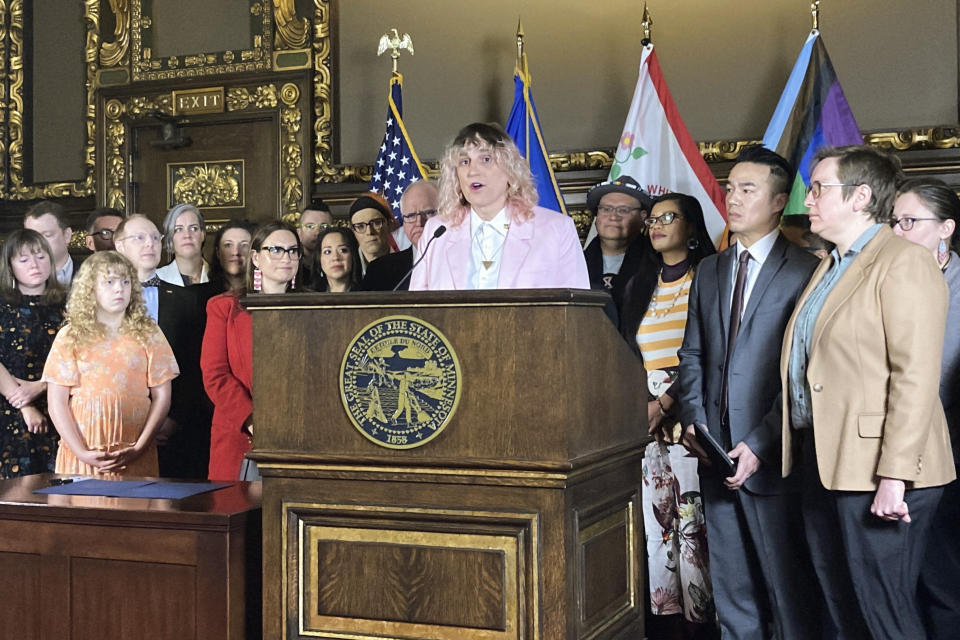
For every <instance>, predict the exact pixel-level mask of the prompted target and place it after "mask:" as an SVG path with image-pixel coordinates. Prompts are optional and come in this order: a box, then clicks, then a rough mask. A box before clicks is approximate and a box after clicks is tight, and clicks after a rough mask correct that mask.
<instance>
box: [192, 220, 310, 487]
mask: <svg viewBox="0 0 960 640" xmlns="http://www.w3.org/2000/svg"><path fill="white" fill-rule="evenodd" d="M302 254H303V246H302V245H301V244H300V238H299V237H298V236H297V232H296V230H295V229H294V228H293V227H292V226H290V225H289V224H287V223H286V222H271V223H270V224H266V225H264V226H262V227H260V228H259V229H257V231H256V232H255V233H254V234H253V238H252V240H251V242H250V252H249V254H247V259H246V269H245V281H244V286H243V287H241V288H240V289H233V290H231V291H228V292H227V293H224V294H221V295H218V296H214V297H213V298H210V301H209V302H208V303H207V328H206V331H205V332H204V334H203V350H202V352H201V354H200V368H201V369H202V370H203V385H204V387H206V390H207V395H208V396H210V400H212V401H213V404H214V409H213V423H212V425H211V427H210V470H209V477H210V479H211V480H237V479H238V478H239V479H250V477H251V476H252V477H255V474H252V473H249V472H247V470H246V469H244V472H243V474H241V468H243V467H245V465H244V464H243V463H244V456H245V455H246V453H247V452H248V451H250V449H251V448H252V447H253V396H252V387H253V322H252V318H251V316H250V312H249V311H247V310H246V308H245V307H244V306H243V304H242V302H241V300H240V298H241V296H243V295H259V294H283V293H286V292H288V291H293V290H295V288H296V276H297V272H298V269H299V266H300V256H301V255H302ZM241 475H243V477H241Z"/></svg>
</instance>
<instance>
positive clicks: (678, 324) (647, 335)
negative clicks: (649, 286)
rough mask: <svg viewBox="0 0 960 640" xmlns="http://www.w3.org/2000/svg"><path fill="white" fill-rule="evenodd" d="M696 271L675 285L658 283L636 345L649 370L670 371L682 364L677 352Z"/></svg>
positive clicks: (691, 271)
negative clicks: (669, 369)
mask: <svg viewBox="0 0 960 640" xmlns="http://www.w3.org/2000/svg"><path fill="white" fill-rule="evenodd" d="M692 283H693V269H691V270H690V271H687V273H686V274H684V276H683V277H682V278H680V279H679V280H677V281H676V282H671V283H669V284H666V283H664V282H663V280H662V279H661V280H659V281H658V282H657V288H656V290H655V291H654V292H653V297H652V298H651V299H650V306H649V307H647V313H646V314H645V315H644V316H643V320H642V321H641V322H640V328H639V329H637V346H638V347H640V353H642V354H643V364H644V366H645V367H646V368H647V371H653V370H655V369H668V368H672V367H676V366H677V365H679V364H680V359H679V358H677V352H678V351H679V350H680V346H681V345H682V344H683V332H684V330H685V329H686V327H687V305H688V302H689V300H690V285H691V284H692Z"/></svg>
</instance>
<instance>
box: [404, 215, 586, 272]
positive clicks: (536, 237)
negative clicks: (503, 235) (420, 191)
mask: <svg viewBox="0 0 960 640" xmlns="http://www.w3.org/2000/svg"><path fill="white" fill-rule="evenodd" d="M533 214H534V215H533V217H532V218H531V219H529V220H527V221H524V222H517V221H514V220H512V216H511V223H510V231H509V232H508V233H507V239H506V241H505V242H504V245H503V254H502V256H503V263H502V264H501V266H500V281H499V282H498V284H497V288H498V289H589V288H590V277H589V276H588V275H587V263H586V261H585V260H584V258H583V247H581V246H580V238H579V237H578V236H577V228H576V226H575V225H574V224H573V219H571V218H569V217H568V216H565V215H563V214H561V213H558V212H556V211H550V210H549V209H544V208H542V207H534V210H533ZM440 225H444V226H446V227H447V231H446V233H444V234H443V235H442V236H440V237H439V238H437V239H436V240H434V241H433V244H432V245H430V250H429V251H428V252H427V254H426V257H425V258H424V259H423V262H421V263H420V264H419V265H417V268H416V269H414V271H413V276H412V277H411V278H410V290H411V291H438V290H445V289H466V288H467V272H468V271H469V268H470V243H471V237H470V219H469V217H468V218H465V219H464V221H463V222H462V223H461V224H459V225H457V226H453V225H451V224H450V223H449V222H447V221H446V220H443V219H442V218H440V217H439V216H438V217H435V218H432V219H430V220H428V221H427V224H426V226H425V227H424V229H423V235H422V236H420V242H419V245H418V249H419V251H420V255H423V250H424V248H425V247H426V246H427V242H428V241H429V240H430V238H432V237H433V232H434V231H435V230H436V228H437V227H439V226H440Z"/></svg>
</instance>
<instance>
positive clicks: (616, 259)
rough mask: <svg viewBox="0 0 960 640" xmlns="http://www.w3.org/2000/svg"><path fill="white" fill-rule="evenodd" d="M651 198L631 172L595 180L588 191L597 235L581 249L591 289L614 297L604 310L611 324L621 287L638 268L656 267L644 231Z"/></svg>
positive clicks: (619, 302) (620, 304)
mask: <svg viewBox="0 0 960 640" xmlns="http://www.w3.org/2000/svg"><path fill="white" fill-rule="evenodd" d="M652 205H653V199H652V198H651V197H650V195H649V194H648V193H647V192H646V191H644V190H643V189H642V188H641V187H640V185H639V184H638V183H637V181H636V180H634V179H633V178H631V177H630V176H621V177H619V178H617V179H616V180H614V181H611V182H603V183H601V184H598V185H597V186H595V187H594V188H593V189H591V190H590V192H589V193H588V194H587V207H588V208H589V209H590V211H592V212H593V214H594V215H595V216H596V218H595V221H596V228H597V237H596V238H594V239H593V241H592V242H590V244H588V245H587V248H586V249H585V250H584V252H583V257H584V258H585V259H586V261H587V272H588V273H589V275H590V288H591V289H604V290H606V291H608V292H610V295H611V296H612V297H613V304H608V305H607V307H606V309H605V311H606V312H607V315H608V316H609V317H610V320H611V321H613V323H614V324H616V323H617V321H618V318H619V316H620V312H621V309H622V308H623V290H624V288H625V287H626V284H627V282H628V281H629V280H630V278H631V277H633V275H634V274H635V273H637V271H639V270H640V269H641V268H644V269H645V270H648V271H652V270H655V269H656V263H655V261H654V260H653V250H652V249H650V242H649V240H648V239H647V236H646V234H644V233H643V221H644V219H645V218H646V217H647V215H648V214H649V213H650V207H651V206H652ZM644 265H645V266H644Z"/></svg>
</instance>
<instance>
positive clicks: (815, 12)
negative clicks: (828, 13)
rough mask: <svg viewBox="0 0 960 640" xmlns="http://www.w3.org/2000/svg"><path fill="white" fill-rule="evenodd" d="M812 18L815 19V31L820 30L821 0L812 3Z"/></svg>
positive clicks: (814, 0)
mask: <svg viewBox="0 0 960 640" xmlns="http://www.w3.org/2000/svg"><path fill="white" fill-rule="evenodd" d="M810 16H811V17H812V18H813V30H814V31H819V30H820V0H813V2H811V3H810Z"/></svg>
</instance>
